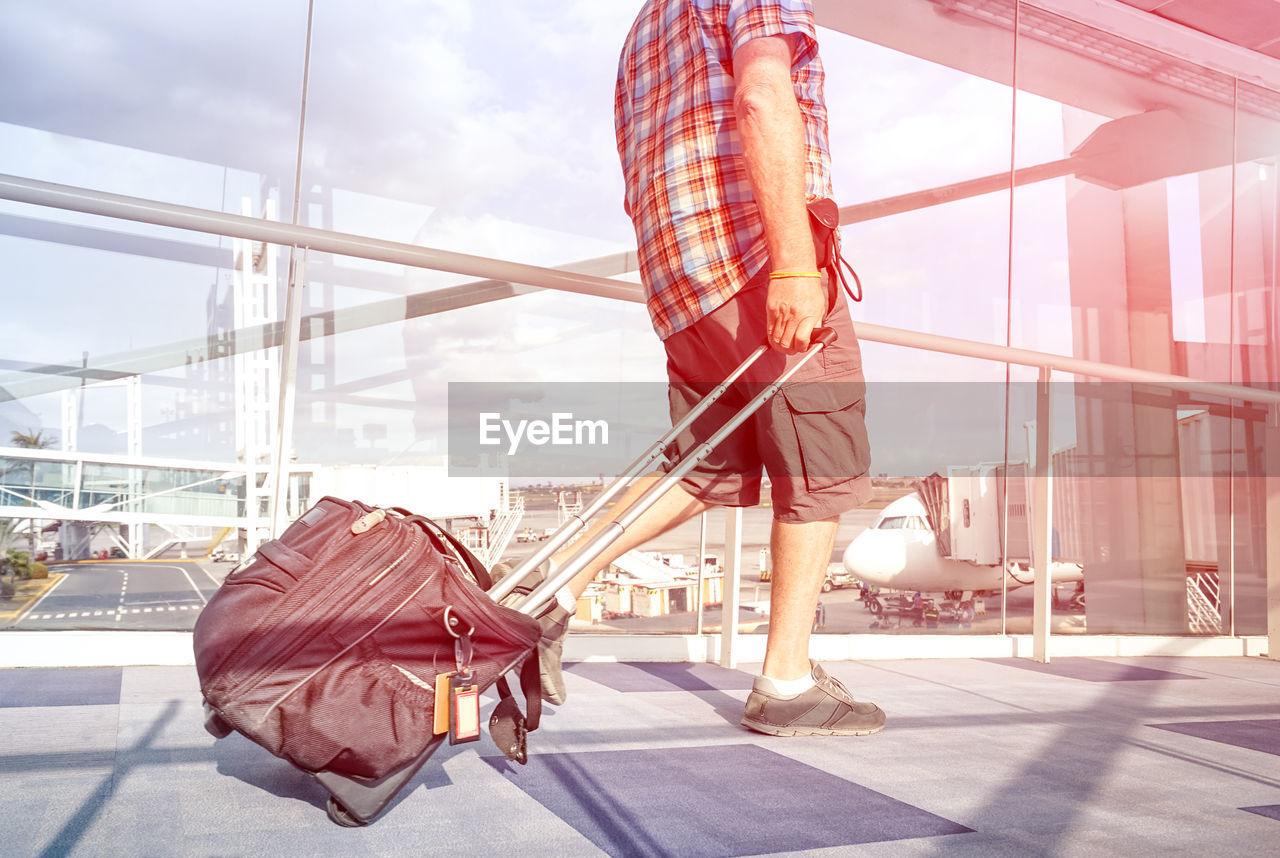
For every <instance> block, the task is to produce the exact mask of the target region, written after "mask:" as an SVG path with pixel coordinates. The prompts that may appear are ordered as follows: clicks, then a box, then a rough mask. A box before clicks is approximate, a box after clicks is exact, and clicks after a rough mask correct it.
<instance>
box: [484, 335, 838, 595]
mask: <svg viewBox="0 0 1280 858" xmlns="http://www.w3.org/2000/svg"><path fill="white" fill-rule="evenodd" d="M835 341H836V332H835V331H834V330H832V329H831V328H815V329H814V330H813V333H812V334H810V336H809V349H808V351H806V352H805V354H804V356H803V357H802V358H801V359H800V360H798V361H796V362H795V364H793V365H792V366H791V367H790V368H789V369H787V370H786V371H785V372H783V373H782V375H780V376H779V377H778V378H777V380H776V381H773V382H772V383H770V384H769V386H768V387H766V388H765V389H764V390H762V391H760V392H759V393H758V394H756V395H755V396H754V397H752V398H751V400H750V401H748V402H747V403H746V404H745V405H743V406H742V408H740V409H738V412H737V413H736V414H734V415H733V417H731V418H730V419H729V420H728V421H727V422H726V423H725V424H724V425H723V426H721V427H720V429H719V430H717V431H716V432H715V434H713V435H712V436H711V437H710V438H708V439H707V440H706V441H704V442H702V444H700V445H699V446H698V447H695V448H694V449H693V450H691V451H689V453H688V454H686V455H685V456H684V458H682V459H681V460H680V461H679V462H678V463H677V464H676V465H675V467H673V468H672V469H671V470H670V471H668V472H667V473H665V474H664V475H663V476H662V478H661V479H659V480H658V481H657V482H655V483H654V484H653V485H652V486H650V487H649V488H648V489H647V490H646V491H645V492H644V494H642V495H640V497H639V498H637V499H636V501H635V503H633V504H631V506H629V507H627V509H626V510H625V511H624V512H623V513H622V515H620V516H619V517H618V518H617V519H616V520H614V521H612V522H610V523H609V525H608V527H605V528H604V529H603V530H601V531H600V532H599V533H597V534H596V535H595V536H594V537H592V538H591V540H590V541H588V542H587V543H586V544H585V545H583V546H582V547H581V548H579V549H578V550H577V551H575V552H574V553H573V555H572V556H571V557H570V558H569V559H568V560H567V561H565V564H564V565H563V566H560V567H558V568H557V569H556V570H555V574H554V575H552V576H551V577H550V578H548V579H547V580H546V581H543V582H542V583H541V584H540V585H538V586H537V587H536V588H534V590H533V591H532V592H530V593H529V594H528V595H527V596H525V597H524V598H523V599H521V600H520V601H519V602H518V603H517V605H516V610H517V611H519V612H520V613H522V614H530V615H532V614H536V613H537V612H538V611H540V610H541V609H542V608H543V607H544V606H545V605H546V604H547V603H548V602H549V601H550V600H551V599H552V596H553V594H554V593H555V592H556V591H558V590H559V589H560V588H561V587H563V586H565V585H566V584H568V583H569V582H570V581H572V580H573V577H574V576H575V575H577V574H578V572H579V571H581V570H582V568H583V567H585V566H586V565H587V564H588V563H590V562H591V561H592V560H593V559H595V557H596V556H597V555H599V554H600V552H602V551H604V549H606V548H608V547H609V545H610V544H611V543H613V542H614V541H615V540H617V539H618V538H619V537H621V536H622V534H624V533H626V531H627V528H628V527H630V526H631V525H633V524H635V522H636V519H638V518H639V517H640V516H641V515H642V514H643V513H644V512H645V510H647V509H648V508H649V507H651V506H653V505H654V504H655V503H657V502H658V499H659V498H661V497H662V496H663V495H664V494H666V492H667V489H669V488H670V487H671V486H672V485H674V484H675V483H676V482H678V481H679V480H682V479H684V476H685V474H687V473H689V471H691V470H693V468H694V466H695V465H697V464H698V463H699V462H701V461H702V460H703V459H705V458H706V457H707V456H708V455H710V453H711V451H712V450H714V449H715V448H716V446H717V445H719V444H720V442H721V441H723V440H724V439H725V438H727V437H728V436H729V434H730V433H731V432H733V430H735V429H737V428H738V427H739V426H741V425H742V424H743V423H745V422H746V421H747V419H748V418H750V417H751V415H752V414H754V413H756V411H758V410H759V409H760V406H761V405H763V404H764V403H766V402H768V401H769V400H770V399H771V398H772V397H773V395H774V394H776V393H777V392H778V390H779V389H780V388H781V387H782V385H784V384H786V383H787V382H788V381H789V380H790V379H791V377H792V376H794V375H795V374H796V373H797V372H799V371H800V368H801V367H803V366H804V365H805V364H807V363H808V362H809V361H810V360H812V359H813V357H814V356H815V355H816V354H818V352H820V351H822V349H824V348H826V347H827V346H829V345H831V344H832V343H834V342H835ZM768 350H769V346H768V345H767V344H765V345H761V346H759V347H758V348H757V349H756V350H755V351H754V352H752V353H751V354H750V355H748V356H747V359H746V360H744V361H743V362H742V363H741V364H739V365H738V367H737V368H736V369H734V371H733V372H732V373H730V375H729V377H728V378H726V379H725V380H724V381H723V382H721V383H720V384H719V385H718V386H717V387H716V388H715V389H714V390H712V391H711V392H710V393H709V394H707V395H706V397H704V398H703V399H702V401H701V402H699V403H698V404H697V405H696V406H695V407H694V408H693V409H692V410H691V411H690V412H689V413H688V414H687V415H686V416H685V418H684V419H683V420H681V421H680V422H679V423H678V424H676V425H675V426H672V427H671V429H670V431H668V432H667V434H665V435H663V436H662V437H661V438H659V439H658V440H657V441H655V442H654V443H653V446H651V447H650V448H649V449H648V450H646V451H645V452H644V453H643V454H641V456H640V458H639V459H637V460H636V461H635V462H634V463H632V465H631V467H629V468H627V470H626V471H625V472H624V473H623V474H622V475H621V476H619V477H618V478H617V479H616V480H614V481H613V482H612V483H610V484H609V486H608V488H606V489H605V490H604V491H603V492H601V493H600V495H599V496H598V497H597V498H596V499H595V501H594V502H593V503H592V504H591V506H590V507H588V508H587V509H585V510H583V511H582V512H581V513H579V514H577V515H575V516H574V517H573V519H572V520H570V521H567V522H565V523H564V525H562V526H561V527H560V529H559V530H557V531H556V532H555V533H554V534H553V535H552V536H551V538H550V539H549V540H548V541H547V542H546V543H544V544H543V546H542V548H541V549H540V550H539V551H537V552H536V553H535V554H534V555H533V556H531V557H530V558H528V559H527V560H525V561H524V562H523V563H521V564H520V565H519V566H517V567H516V568H515V569H513V570H511V572H510V573H508V574H507V575H506V576H504V577H503V579H502V581H500V582H498V584H496V585H495V586H494V588H493V589H492V590H490V591H489V593H490V595H491V596H493V598H495V599H501V598H502V597H503V596H505V595H507V594H508V593H510V592H511V591H513V590H514V589H515V588H516V586H518V584H519V583H520V581H521V580H522V579H523V578H524V577H525V576H526V575H527V574H528V572H529V570H531V569H533V568H536V567H537V566H538V565H539V564H540V563H542V562H543V561H544V560H546V559H547V558H548V557H550V556H551V555H552V554H553V553H555V552H556V551H557V550H558V549H559V548H560V547H561V546H563V545H564V544H565V543H566V542H568V541H569V540H570V539H571V538H572V537H573V535H574V534H576V533H577V532H578V531H579V530H581V529H582V528H584V527H586V525H587V522H588V521H589V520H590V519H591V517H592V516H593V515H595V514H596V513H597V512H598V511H599V510H600V509H602V508H603V507H604V505H605V504H606V503H608V501H609V500H610V499H611V498H612V497H613V496H614V495H615V494H617V493H618V492H619V491H621V490H622V489H623V488H624V487H626V486H627V485H628V484H630V482H631V480H633V479H634V478H635V477H636V476H638V475H639V474H640V473H642V472H643V471H644V470H645V469H646V468H648V467H649V466H650V465H652V464H653V463H654V462H656V461H657V460H658V459H659V458H661V457H662V454H663V452H665V450H666V448H667V447H668V446H670V444H671V442H672V441H674V440H675V438H676V436H677V435H679V434H680V433H681V432H682V431H684V429H685V428H687V427H688V426H689V425H691V424H692V423H693V421H694V420H696V419H697V418H698V417H699V416H701V414H702V413H703V412H704V411H706V410H707V409H708V408H709V407H711V404H712V403H713V402H715V401H716V400H717V399H719V398H720V397H721V396H722V395H723V394H724V392H725V391H726V390H728V389H729V386H730V385H731V384H733V382H735V381H737V380H738V379H739V378H740V377H741V376H742V374H743V373H745V372H746V371H747V370H748V369H749V368H750V367H751V366H752V365H753V364H754V363H755V362H756V361H757V360H759V359H760V356H761V355H763V354H764V353H765V352H767V351H768ZM504 585H505V586H504Z"/></svg>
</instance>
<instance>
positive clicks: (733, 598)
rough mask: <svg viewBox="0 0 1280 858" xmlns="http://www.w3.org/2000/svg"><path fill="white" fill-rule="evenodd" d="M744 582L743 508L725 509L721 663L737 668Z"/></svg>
mask: <svg viewBox="0 0 1280 858" xmlns="http://www.w3.org/2000/svg"><path fill="white" fill-rule="evenodd" d="M741 585H742V508H741V507H725V510H724V581H723V582H722V586H723V588H724V597H723V598H722V599H721V600H720V601H721V604H722V605H723V606H724V613H723V616H722V619H721V621H720V666H721V667H728V668H736V667H737V666H738V658H737V651H736V645H737V642H738V603H739V601H740V600H741V597H740V594H739V588H740V587H741Z"/></svg>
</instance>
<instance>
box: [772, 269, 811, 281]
mask: <svg viewBox="0 0 1280 858" xmlns="http://www.w3.org/2000/svg"><path fill="white" fill-rule="evenodd" d="M821 276H822V275H821V274H820V273H818V272H817V271H774V272H772V273H770V274H769V279H770V280H782V279H783V278H786V277H821Z"/></svg>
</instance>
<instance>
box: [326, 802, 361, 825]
mask: <svg viewBox="0 0 1280 858" xmlns="http://www.w3.org/2000/svg"><path fill="white" fill-rule="evenodd" d="M327 809H328V811H329V818H330V819H332V820H333V821H334V822H336V823H337V824H338V825H341V826H342V827H343V828H360V827H361V826H363V825H367V824H368V823H366V822H361V821H360V820H359V819H356V818H355V817H354V816H352V815H351V814H350V812H348V810H347V809H346V808H345V807H343V806H342V802H340V801H338V800H337V799H336V798H334V797H333V796H329V806H328V808H327Z"/></svg>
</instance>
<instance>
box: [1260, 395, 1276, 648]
mask: <svg viewBox="0 0 1280 858" xmlns="http://www.w3.org/2000/svg"><path fill="white" fill-rule="evenodd" d="M1263 445H1264V446H1263V448H1262V449H1263V461H1264V462H1265V464H1266V471H1265V477H1264V479H1265V480H1266V491H1267V503H1266V512H1267V657H1268V658H1270V659H1273V660H1275V661H1280V405H1272V406H1270V407H1269V408H1268V409H1267V431H1266V436H1265V438H1264V439H1263Z"/></svg>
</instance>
